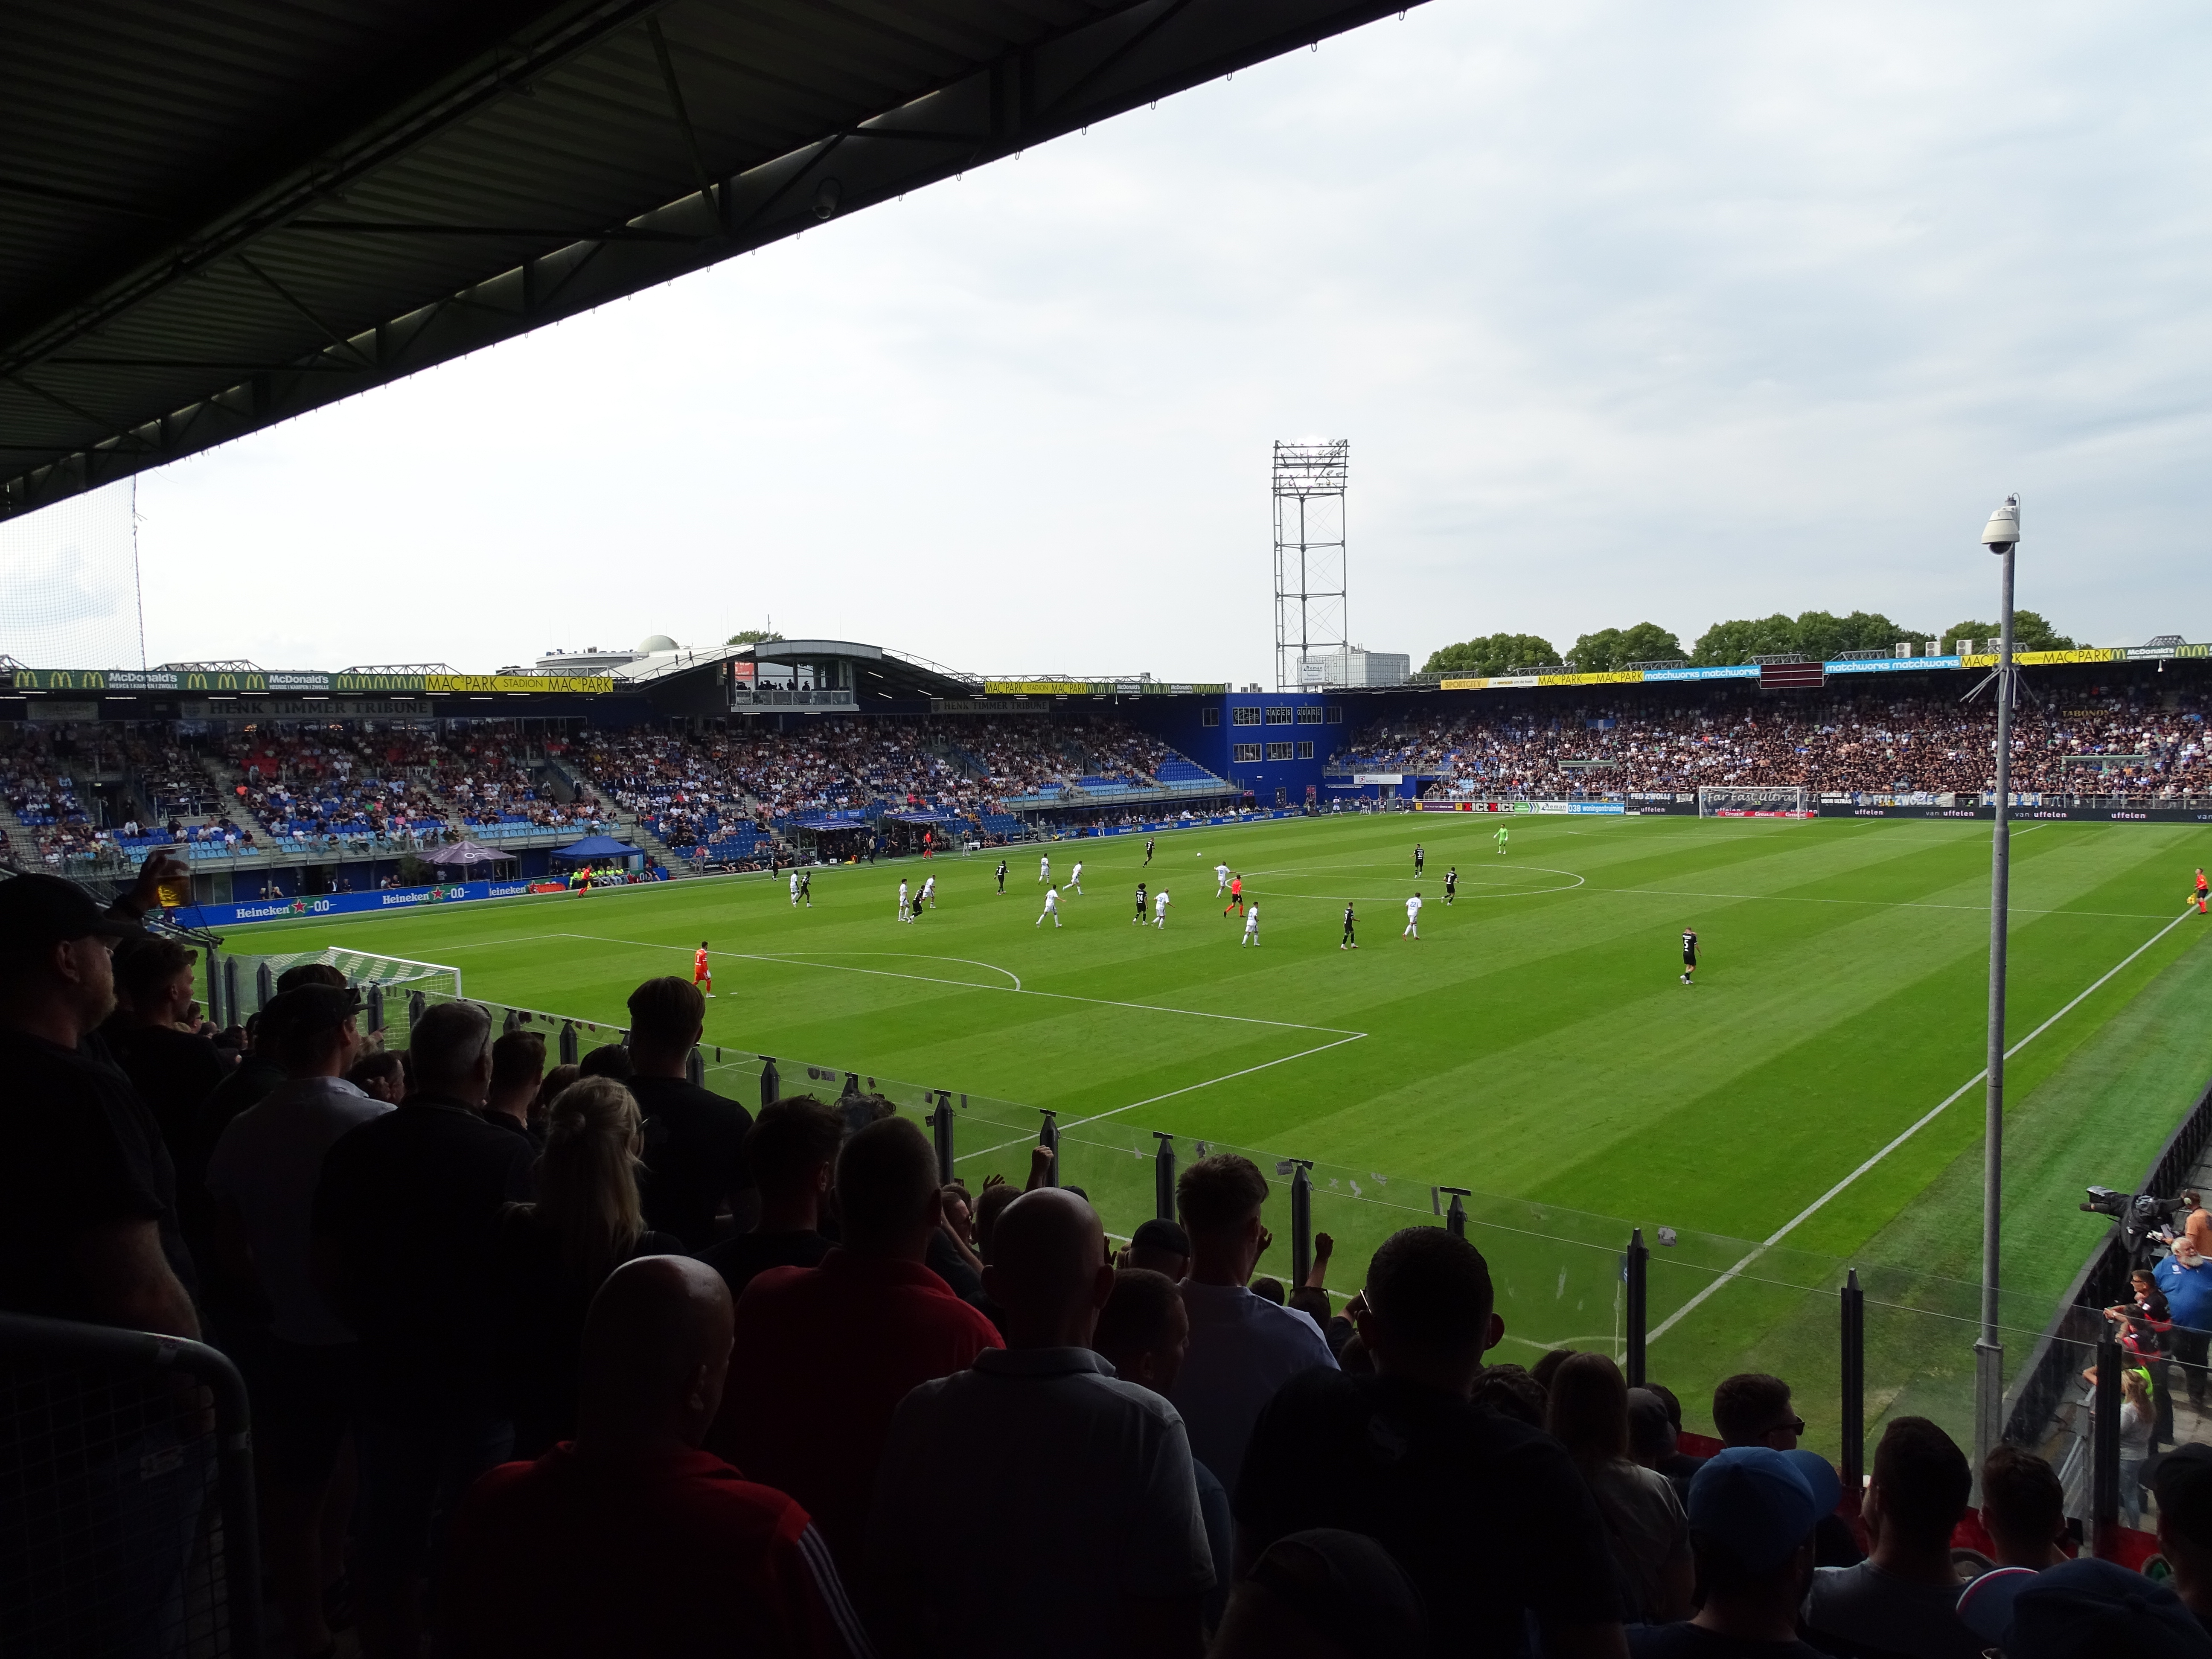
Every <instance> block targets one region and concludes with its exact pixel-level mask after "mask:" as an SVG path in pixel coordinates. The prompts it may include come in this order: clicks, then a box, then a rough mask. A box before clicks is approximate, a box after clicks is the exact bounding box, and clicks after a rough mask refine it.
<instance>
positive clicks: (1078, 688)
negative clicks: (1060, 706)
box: [983, 680, 1091, 697]
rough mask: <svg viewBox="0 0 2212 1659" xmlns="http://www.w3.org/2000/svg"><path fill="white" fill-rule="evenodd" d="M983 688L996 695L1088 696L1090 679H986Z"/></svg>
mask: <svg viewBox="0 0 2212 1659" xmlns="http://www.w3.org/2000/svg"><path fill="white" fill-rule="evenodd" d="M983 690H984V692H985V694H986V695H987V696H994V697H1087V696H1090V695H1091V682H1090V681H1089V680H985V681H984V682H983Z"/></svg>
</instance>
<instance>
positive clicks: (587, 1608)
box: [439, 1255, 868, 1659]
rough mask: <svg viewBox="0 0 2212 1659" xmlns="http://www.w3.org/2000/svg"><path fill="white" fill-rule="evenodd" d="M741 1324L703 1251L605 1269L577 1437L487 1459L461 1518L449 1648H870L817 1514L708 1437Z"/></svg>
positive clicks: (447, 1601)
mask: <svg viewBox="0 0 2212 1659" xmlns="http://www.w3.org/2000/svg"><path fill="white" fill-rule="evenodd" d="M730 1322H731V1310H730V1292H729V1290H728V1288H727V1287H726V1285H724V1284H723V1283H722V1279H721V1276H720V1274H718V1273H715V1271H714V1269H713V1268H711V1267H707V1266H706V1265H705V1264H703V1263H702V1262H697V1261H690V1260H687V1259H686V1258H684V1257H682V1256H672V1255H653V1256H640V1257H638V1258H637V1259H635V1260H634V1261H629V1262H628V1263H625V1264H624V1265H623V1266H622V1267H617V1269H615V1271H614V1272H613V1273H611V1274H609V1275H608V1277H607V1279H606V1282H605V1284H604V1285H601V1286H600V1287H599V1294H598V1295H597V1296H596V1297H593V1298H592V1309H591V1313H590V1316H589V1317H588V1319H587V1321H586V1324H585V1328H584V1358H583V1379H582V1387H581V1389H580V1401H579V1409H578V1413H577V1428H576V1437H575V1439H574V1441H573V1442H568V1443H563V1444H562V1445H559V1446H556V1447H555V1448H554V1449H552V1450H551V1451H550V1452H547V1453H546V1454H545V1455H544V1456H543V1457H541V1458H539V1459H538V1461H537V1462H534V1463H506V1464H502V1465H501V1466H500V1467H499V1468H495V1469H494V1470H492V1471H491V1473H489V1474H487V1475H485V1476H484V1477H483V1479H482V1480H479V1481H477V1484H476V1485H475V1486H473V1487H472V1488H471V1490H470V1492H469V1494H468V1496H467V1498H465V1500H464V1501H463V1503H462V1504H461V1508H460V1510H459V1514H458V1515H457V1516H455V1517H454V1522H453V1532H452V1535H451V1540H452V1541H451V1555H450V1557H449V1559H448V1563H447V1574H446V1577H445V1580H444V1583H443V1585H442V1587H441V1595H440V1597H439V1622H440V1624H441V1627H442V1629H441V1640H440V1643H439V1651H440V1652H441V1655H452V1656H471V1659H473V1656H492V1655H513V1656H515V1659H567V1656H572V1655H573V1656H575V1659H586V1656H589V1659H624V1656H635V1659H689V1656H694V1655H697V1656H705V1655H708V1654H718V1655H719V1654H728V1653H744V1654H748V1655H762V1656H770V1655H774V1656H785V1655H790V1656H799V1655H809V1656H825V1659H826V1656H836V1659H851V1656H858V1655H864V1654H866V1653H867V1652H868V1644H867V1639H866V1637H865V1636H864V1635H863V1634H862V1633H861V1632H860V1624H859V1621H858V1620H857V1619H856V1618H855V1617H854V1613H853V1611H852V1608H851V1607H849V1606H848V1603H847V1601H846V1599H845V1594H844V1591H843V1589H842V1587H841V1586H840V1584H839V1582H838V1578H837V1572H836V1568H835V1567H834V1566H832V1565H830V1562H829V1552H828V1550H827V1549H825V1548H824V1547H823V1543H822V1540H821V1538H820V1536H819V1534H817V1533H816V1532H815V1530H814V1528H813V1525H812V1523H811V1522H810V1521H809V1520H808V1518H807V1515H806V1511H805V1510H803V1509H801V1508H800V1507H799V1505H798V1504H795V1503H793V1502H792V1500H791V1499H790V1498H787V1497H785V1496H784V1494H783V1493H781V1492H776V1491H775V1490H773V1489H772V1488H769V1487H767V1486H758V1485H756V1484H755V1483H753V1482H752V1481H750V1480H746V1479H745V1478H744V1476H743V1475H742V1474H739V1473H738V1471H737V1470H736V1469H733V1468H731V1467H730V1466H729V1465H728V1464H727V1463H725V1462H722V1460H721V1459H720V1458H719V1457H715V1456H713V1455H709V1454H708V1453H707V1452H704V1451H702V1450H701V1449H700V1442H701V1441H702V1439H704V1438H705V1437H706V1432H707V1428H708V1425H709V1424H711V1423H712V1422H713V1421H714V1413H715V1410H716V1408H717V1407H719V1406H720V1404H721V1399H722V1383H723V1379H724V1376H726V1372H727V1370H728V1368H729V1362H730Z"/></svg>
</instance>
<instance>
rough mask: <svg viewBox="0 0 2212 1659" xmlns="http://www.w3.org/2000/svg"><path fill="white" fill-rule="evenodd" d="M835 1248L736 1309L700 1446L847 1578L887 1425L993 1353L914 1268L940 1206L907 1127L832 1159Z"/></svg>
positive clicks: (883, 1126) (768, 1281) (990, 1331)
mask: <svg viewBox="0 0 2212 1659" xmlns="http://www.w3.org/2000/svg"><path fill="white" fill-rule="evenodd" d="M833 1190H834V1192H835V1194H836V1200H837V1212H838V1215H839V1218H840V1220H841V1222H842V1226H843V1230H844V1237H843V1242H842V1243H841V1244H840V1245H839V1247H838V1248H837V1249H834V1250H832V1251H830V1252H829V1255H826V1256H824V1257H823V1261H822V1265H821V1266H820V1267H771V1268H769V1269H768V1270H767V1271H766V1272H765V1273H761V1274H760V1275H758V1276H757V1278H755V1279H753V1281H752V1282H751V1283H750V1285H747V1286H746V1287H745V1293H744V1296H743V1297H740V1298H739V1299H738V1307H737V1352H736V1356H735V1358H733V1359H732V1361H731V1364H730V1384H729V1388H728V1389H727V1390H726V1392H725V1394H724V1395H723V1396H722V1410H721V1416H720V1419H719V1420H718V1421H717V1422H716V1424H715V1425H714V1434H713V1437H712V1438H711V1440H710V1442H709V1443H710V1444H711V1445H712V1446H713V1447H714V1449H715V1450H716V1451H718V1452H720V1453H721V1454H722V1455H724V1456H725V1457H727V1458H728V1459H729V1460H730V1461H731V1462H733V1463H735V1464H736V1465H737V1466H738V1468H741V1469H744V1471H745V1472H746V1473H747V1474H750V1476H752V1477H753V1478H754V1479H755V1480H763V1481H766V1482H767V1483H768V1484H769V1485H770V1486H776V1487H779V1488H780V1489H781V1490H782V1491H785V1492H789V1493H790V1494H791V1495H792V1496H793V1498H797V1499H798V1500H799V1502H800V1503H801V1504H805V1506H806V1510H807V1512H808V1513H809V1514H811V1516H814V1518H815V1520H816V1522H817V1523H818V1524H819V1525H820V1527H821V1528H822V1534H823V1537H825V1538H827V1539H828V1540H829V1547H830V1549H831V1550H832V1551H833V1552H834V1553H836V1557H837V1559H838V1561H839V1563H840V1565H842V1566H843V1568H844V1569H845V1571H847V1572H848V1574H849V1573H851V1572H853V1571H855V1570H856V1568H857V1565H858V1563H859V1560H860V1550H861V1544H862V1541H863V1538H864V1537H865V1535H866V1528H867V1522H868V1504H869V1500H870V1498H871V1497H872V1495H873V1492H874V1490H875V1483H876V1467H877V1464H878V1462H880V1461H881V1459H882V1456H883V1449H884V1437H885V1436H886V1435H888V1434H889V1433H890V1423H891V1413H893V1412H894V1411H896V1409H897V1408H898V1403H899V1401H902V1400H903V1399H905V1398H906V1396H907V1394H908V1391H909V1390H910V1389H913V1388H915V1385H916V1384H918V1383H927V1382H930V1381H932V1380H933V1379H934V1378H937V1377H940V1376H950V1375H951V1373H953V1372H954V1371H960V1370H967V1369H968V1366H969V1364H970V1363H971V1362H972V1361H973V1360H974V1359H975V1356H976V1355H977V1354H979V1353H981V1352H983V1350H984V1349H986V1348H996V1347H1000V1346H1003V1345H1002V1344H1001V1343H1000V1340H999V1334H998V1332H997V1331H996V1330H995V1329H994V1328H993V1327H992V1324H991V1322H990V1321H989V1320H988V1319H987V1318H985V1317H984V1316H982V1315H981V1313H978V1312H977V1311H976V1310H975V1309H974V1308H972V1307H970V1306H969V1305H968V1304H966V1303H964V1302H963V1301H962V1300H961V1299H960V1298H959V1297H957V1296H955V1295H954V1294H953V1292H952V1290H951V1286H950V1285H946V1284H945V1281H944V1280H943V1279H939V1277H938V1276H937V1275H936V1274H935V1273H932V1272H931V1271H930V1270H929V1269H928V1268H927V1267H925V1266H924V1265H923V1257H924V1256H925V1255H927V1253H928V1250H929V1242H930V1239H931V1238H932V1237H933V1236H934V1235H935V1233H936V1231H937V1227H938V1218H939V1211H940V1208H941V1206H942V1205H943V1202H944V1198H943V1194H942V1193H941V1192H940V1191H939V1187H938V1179H937V1154H936V1152H935V1151H934V1149H933V1148H932V1147H931V1146H930V1144H929V1141H928V1139H927V1137H925V1136H924V1135H923V1134H922V1133H921V1130H919V1129H917V1128H915V1126H914V1125H913V1124H912V1123H910V1122H908V1121H907V1120H906V1119H904V1118H897V1117H892V1118H884V1119H882V1120H880V1121H878V1122H874V1123H871V1124H869V1125H868V1126H867V1127H866V1128H864V1129H862V1130H860V1132H859V1133H857V1134H855V1135H854V1137H853V1138H852V1139H850V1140H848V1141H847V1142H846V1143H845V1146H844V1148H843V1150H842V1151H841V1152H839V1153H838V1155H837V1172H836V1177H835V1185H834V1188H833Z"/></svg>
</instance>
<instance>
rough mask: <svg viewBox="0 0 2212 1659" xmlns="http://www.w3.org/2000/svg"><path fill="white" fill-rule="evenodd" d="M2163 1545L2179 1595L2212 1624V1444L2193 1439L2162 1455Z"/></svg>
mask: <svg viewBox="0 0 2212 1659" xmlns="http://www.w3.org/2000/svg"><path fill="white" fill-rule="evenodd" d="M2151 1490H2152V1491H2153V1492H2155V1493H2156V1494H2157V1495H2158V1547H2159V1548H2160V1550H2161V1551H2162V1552H2163V1553H2165V1556H2166V1560H2167V1562H2168V1563H2169V1564H2170V1565H2172V1568H2173V1588H2174V1592H2175V1594H2177V1595H2179V1596H2180V1597H2181V1600H2182V1602H2183V1604H2184V1605H2185V1606H2186V1607H2188V1609H2189V1610H2190V1612H2191V1613H2195V1614H2196V1615H2197V1618H2198V1619H2200V1620H2203V1621H2204V1624H2205V1626H2206V1627H2207V1628H2208V1629H2212V1446H2206V1445H2201V1444H2198V1443H2194V1442H2192V1443H2190V1444H2188V1445H2185V1446H2176V1447H2175V1448H2174V1449H2172V1451H2170V1452H2168V1453H2166V1455H2165V1456H2163V1457H2161V1458H2160V1459H2159V1460H2158V1470H2157V1473H2156V1474H2154V1475H2152V1477H2151Z"/></svg>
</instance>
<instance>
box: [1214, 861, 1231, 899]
mask: <svg viewBox="0 0 2212 1659" xmlns="http://www.w3.org/2000/svg"><path fill="white" fill-rule="evenodd" d="M1228 890H1229V866H1227V865H1225V864H1217V865H1215V866H1213V896H1214V897H1216V898H1219V897H1220V896H1222V895H1223V894H1224V893H1225V892H1227V891H1228Z"/></svg>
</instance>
